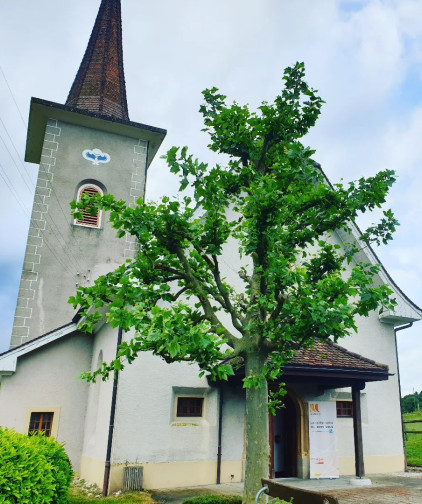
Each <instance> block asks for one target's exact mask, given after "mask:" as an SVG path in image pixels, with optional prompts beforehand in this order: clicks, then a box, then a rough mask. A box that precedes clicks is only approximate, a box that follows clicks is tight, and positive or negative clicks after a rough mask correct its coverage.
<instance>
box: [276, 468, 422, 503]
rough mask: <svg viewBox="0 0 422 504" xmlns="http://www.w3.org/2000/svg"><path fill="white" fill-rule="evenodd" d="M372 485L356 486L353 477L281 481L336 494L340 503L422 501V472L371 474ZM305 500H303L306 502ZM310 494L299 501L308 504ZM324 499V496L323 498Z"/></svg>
mask: <svg viewBox="0 0 422 504" xmlns="http://www.w3.org/2000/svg"><path fill="white" fill-rule="evenodd" d="M369 478H370V480H371V485H370V486H367V487H356V486H352V485H351V484H350V478H344V477H343V478H339V479H335V480H298V479H296V478H289V479H284V480H282V479H280V480H277V483H279V484H280V485H282V486H285V487H286V486H287V487H290V488H294V489H302V490H304V491H311V492H318V493H321V494H324V495H326V496H329V497H335V498H336V499H337V501H338V503H339V504H422V473H395V474H388V475H385V474H383V475H371V476H369ZM302 500H303V502H302ZM306 500H307V498H306V494H304V495H303V497H301V496H297V497H296V498H295V500H294V503H295V504H306ZM321 501H322V499H321Z"/></svg>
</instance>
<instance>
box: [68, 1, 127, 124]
mask: <svg viewBox="0 0 422 504" xmlns="http://www.w3.org/2000/svg"><path fill="white" fill-rule="evenodd" d="M66 105H69V106H71V107H74V108H77V109H82V110H88V111H90V112H94V113H97V114H101V115H106V116H110V117H116V118H119V119H124V120H129V114H128V108H127V100H126V85H125V77H124V71H123V47H122V22H121V7H120V0H102V2H101V5H100V9H99V11H98V15H97V19H96V20H95V25H94V28H93V30H92V33H91V37H90V39H89V42H88V47H87V48H86V51H85V55H84V57H83V60H82V63H81V66H80V67H79V70H78V73H77V75H76V78H75V81H74V82H73V85H72V87H71V89H70V92H69V96H68V97H67V100H66Z"/></svg>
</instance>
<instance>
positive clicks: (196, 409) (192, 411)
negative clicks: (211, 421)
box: [177, 396, 204, 417]
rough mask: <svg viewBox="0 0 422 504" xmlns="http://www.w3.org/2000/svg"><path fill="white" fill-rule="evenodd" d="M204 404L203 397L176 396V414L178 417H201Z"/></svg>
mask: <svg viewBox="0 0 422 504" xmlns="http://www.w3.org/2000/svg"><path fill="white" fill-rule="evenodd" d="M203 405H204V398H203V397H180V396H179V397H178V398H177V416H178V417H202V412H203Z"/></svg>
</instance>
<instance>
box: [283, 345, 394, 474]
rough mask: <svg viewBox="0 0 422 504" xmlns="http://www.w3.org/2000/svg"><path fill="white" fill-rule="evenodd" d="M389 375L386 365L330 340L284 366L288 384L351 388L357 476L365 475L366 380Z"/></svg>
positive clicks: (385, 378)
mask: <svg viewBox="0 0 422 504" xmlns="http://www.w3.org/2000/svg"><path fill="white" fill-rule="evenodd" d="M389 376H391V375H390V373H389V372H388V366H387V365H385V364H380V363H378V362H375V361H373V360H371V359H368V358H366V357H363V356H362V355H359V354H356V353H353V352H350V351H348V350H346V349H345V348H343V347H341V346H340V345H336V344H335V343H332V342H330V341H324V342H318V343H316V344H315V347H314V348H308V349H306V350H299V351H298V352H297V353H296V355H295V356H294V357H293V359H292V360H290V361H289V362H288V363H287V364H286V365H285V366H284V367H283V380H284V381H285V382H286V384H295V383H305V382H307V383H309V381H310V380H312V382H313V383H316V384H317V386H318V387H320V388H321V390H324V389H332V388H343V387H351V389H352V402H353V437H354V448H355V474H356V477H357V478H362V477H364V476H365V467H364V462H363V443H362V416H361V401H360V391H361V390H363V389H364V388H365V384H366V382H374V381H382V380H388V377H389Z"/></svg>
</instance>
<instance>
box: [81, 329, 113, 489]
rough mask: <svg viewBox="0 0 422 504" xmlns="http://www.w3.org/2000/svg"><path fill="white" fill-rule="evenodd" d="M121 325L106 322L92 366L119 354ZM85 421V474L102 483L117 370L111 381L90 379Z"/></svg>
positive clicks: (98, 335)
mask: <svg viewBox="0 0 422 504" xmlns="http://www.w3.org/2000/svg"><path fill="white" fill-rule="evenodd" d="M117 334H118V329H114V328H111V327H110V326H109V325H103V326H102V327H101V329H99V330H98V331H97V332H96V334H95V337H94V341H93V347H92V359H91V361H90V363H89V369H90V370H91V371H94V370H96V369H97V368H98V365H99V364H101V362H110V361H111V360H113V359H114V358H115V354H116V345H117ZM88 388H89V391H88V401H87V409H86V420H85V425H84V438H83V450H82V459H81V477H82V478H85V479H86V480H88V481H91V482H93V483H96V484H97V485H98V486H100V487H102V485H103V479H104V468H105V460H106V453H107V442H108V434H109V425H110V411H111V397H112V389H113V374H111V375H110V377H109V379H108V380H107V381H102V380H101V378H100V377H98V378H97V380H96V382H95V383H90V384H89V386H88Z"/></svg>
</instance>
